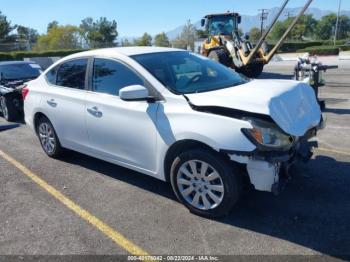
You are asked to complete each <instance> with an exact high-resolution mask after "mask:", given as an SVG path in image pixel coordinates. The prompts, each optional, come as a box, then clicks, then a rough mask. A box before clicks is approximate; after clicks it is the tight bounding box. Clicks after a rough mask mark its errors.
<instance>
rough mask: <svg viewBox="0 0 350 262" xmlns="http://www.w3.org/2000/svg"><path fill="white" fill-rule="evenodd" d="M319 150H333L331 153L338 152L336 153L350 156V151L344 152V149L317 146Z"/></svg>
mask: <svg viewBox="0 0 350 262" xmlns="http://www.w3.org/2000/svg"><path fill="white" fill-rule="evenodd" d="M317 150H320V151H325V152H331V153H336V154H340V155H345V156H350V152H344V151H340V150H335V149H328V148H317Z"/></svg>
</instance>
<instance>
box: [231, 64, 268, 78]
mask: <svg viewBox="0 0 350 262" xmlns="http://www.w3.org/2000/svg"><path fill="white" fill-rule="evenodd" d="M263 70H264V65H263V64H254V65H249V66H244V67H242V68H238V69H236V71H237V72H239V73H241V74H243V75H245V76H246V77H249V78H258V77H259V76H260V75H261V73H262V72H263Z"/></svg>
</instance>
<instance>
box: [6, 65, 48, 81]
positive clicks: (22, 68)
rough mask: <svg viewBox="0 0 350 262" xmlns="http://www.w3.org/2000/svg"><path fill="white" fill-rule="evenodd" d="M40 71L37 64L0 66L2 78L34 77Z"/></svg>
mask: <svg viewBox="0 0 350 262" xmlns="http://www.w3.org/2000/svg"><path fill="white" fill-rule="evenodd" d="M41 73H42V69H41V67H40V66H39V65H37V64H10V65H1V66H0V74H1V79H2V80H25V79H34V78H37V77H38V76H39V75H40V74H41Z"/></svg>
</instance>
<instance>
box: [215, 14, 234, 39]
mask: <svg viewBox="0 0 350 262" xmlns="http://www.w3.org/2000/svg"><path fill="white" fill-rule="evenodd" d="M235 29H236V28H235V21H234V19H233V17H232V16H215V17H212V18H210V22H209V35H232V32H233V31H234V30H235Z"/></svg>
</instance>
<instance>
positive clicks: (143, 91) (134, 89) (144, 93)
mask: <svg viewBox="0 0 350 262" xmlns="http://www.w3.org/2000/svg"><path fill="white" fill-rule="evenodd" d="M119 97H120V99H122V100H124V101H142V100H148V99H149V91H148V89H147V88H146V87H144V86H141V85H132V86H127V87H124V88H122V89H120V90H119Z"/></svg>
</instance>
